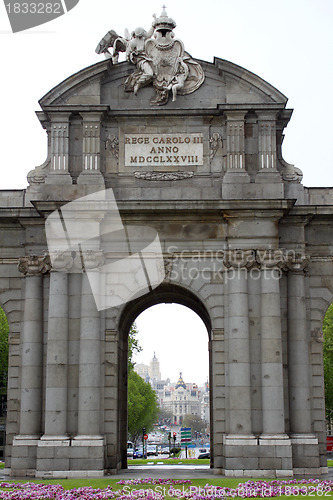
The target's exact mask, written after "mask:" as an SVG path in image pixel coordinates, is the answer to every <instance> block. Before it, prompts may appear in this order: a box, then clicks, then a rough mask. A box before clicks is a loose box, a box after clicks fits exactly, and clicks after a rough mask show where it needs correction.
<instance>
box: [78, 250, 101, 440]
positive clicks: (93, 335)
mask: <svg viewBox="0 0 333 500" xmlns="http://www.w3.org/2000/svg"><path fill="white" fill-rule="evenodd" d="M103 262H104V259H103V253H102V252H101V251H86V252H84V264H85V269H86V272H85V273H83V274H82V289H81V326H80V348H79V403H78V435H77V436H76V438H75V439H76V440H91V439H102V436H101V406H100V399H101V322H100V312H99V311H98V309H97V307H96V303H95V299H94V296H93V294H92V291H91V286H90V283H89V279H90V280H92V279H94V280H97V281H98V279H99V270H98V266H100V265H102V264H103ZM87 273H89V279H88V274H87ZM97 288H98V287H97V286H96V287H95V289H97Z"/></svg>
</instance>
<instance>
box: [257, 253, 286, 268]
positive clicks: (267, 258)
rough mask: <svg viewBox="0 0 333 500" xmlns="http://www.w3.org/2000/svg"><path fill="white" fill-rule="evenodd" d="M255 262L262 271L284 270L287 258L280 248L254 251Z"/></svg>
mask: <svg viewBox="0 0 333 500" xmlns="http://www.w3.org/2000/svg"><path fill="white" fill-rule="evenodd" d="M256 260H257V262H258V264H260V266H261V267H262V268H263V269H276V268H280V269H286V263H287V256H286V252H285V250H284V249H282V248H268V249H266V250H256Z"/></svg>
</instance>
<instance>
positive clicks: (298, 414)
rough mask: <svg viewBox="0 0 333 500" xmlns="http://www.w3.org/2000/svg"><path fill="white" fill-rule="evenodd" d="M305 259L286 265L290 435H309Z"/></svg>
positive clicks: (300, 258)
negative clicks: (287, 269)
mask: <svg viewBox="0 0 333 500" xmlns="http://www.w3.org/2000/svg"><path fill="white" fill-rule="evenodd" d="M307 264H308V259H307V258H306V257H305V256H301V257H299V258H298V259H293V260H291V261H289V262H288V267H289V273H288V371H289V409H290V431H291V433H292V434H303V433H305V434H309V433H311V406H310V373H309V352H308V332H307V321H306V302H305V275H304V269H305V267H306V265H307Z"/></svg>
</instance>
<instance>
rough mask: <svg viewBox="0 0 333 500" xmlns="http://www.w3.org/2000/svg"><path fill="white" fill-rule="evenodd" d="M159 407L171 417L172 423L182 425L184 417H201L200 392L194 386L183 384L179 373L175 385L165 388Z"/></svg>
mask: <svg viewBox="0 0 333 500" xmlns="http://www.w3.org/2000/svg"><path fill="white" fill-rule="evenodd" d="M161 406H163V408H165V409H166V410H168V411H170V413H171V414H172V415H173V417H172V423H173V424H176V425H182V423H183V418H184V416H185V415H187V414H190V415H199V416H201V404H200V391H199V389H198V386H197V385H196V384H185V382H184V380H183V377H182V374H181V373H180V375H179V379H178V382H177V384H176V385H175V386H174V387H173V386H168V387H165V389H164V394H163V401H162V404H161Z"/></svg>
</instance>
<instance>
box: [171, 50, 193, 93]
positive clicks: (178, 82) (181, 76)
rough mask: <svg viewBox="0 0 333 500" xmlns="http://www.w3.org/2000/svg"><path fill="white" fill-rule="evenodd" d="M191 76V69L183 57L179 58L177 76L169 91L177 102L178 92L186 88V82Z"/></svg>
mask: <svg viewBox="0 0 333 500" xmlns="http://www.w3.org/2000/svg"><path fill="white" fill-rule="evenodd" d="M188 74H189V69H188V66H187V64H186V63H185V62H184V60H183V58H182V57H179V58H178V68H177V74H176V75H175V76H174V77H173V79H172V80H171V82H170V84H169V85H168V87H167V89H168V90H171V91H172V100H173V101H175V100H176V97H177V92H178V90H180V89H182V88H184V85H185V80H186V79H187V77H188Z"/></svg>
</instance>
